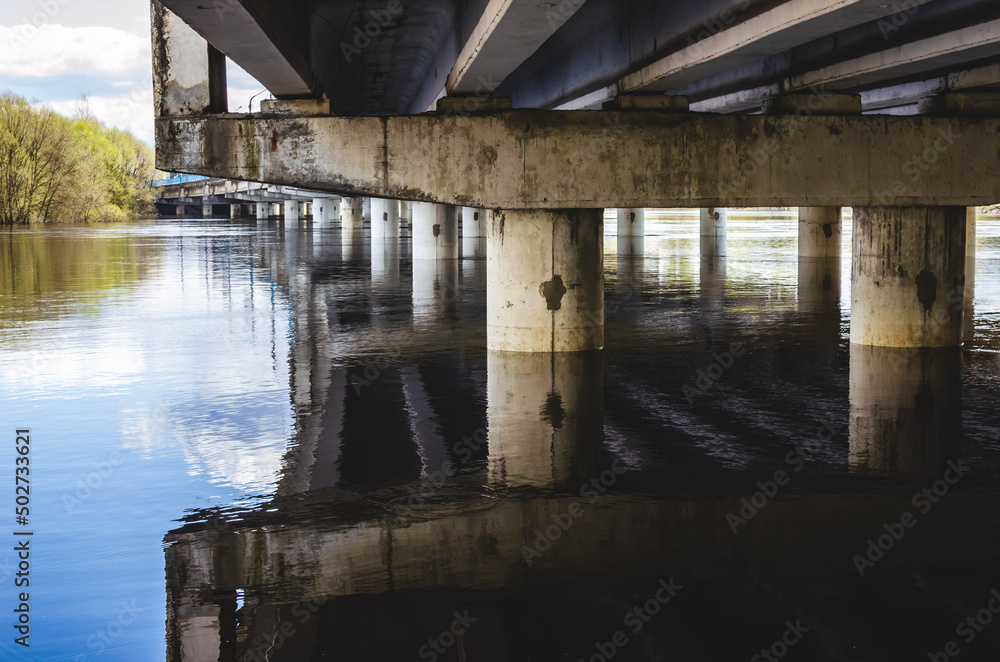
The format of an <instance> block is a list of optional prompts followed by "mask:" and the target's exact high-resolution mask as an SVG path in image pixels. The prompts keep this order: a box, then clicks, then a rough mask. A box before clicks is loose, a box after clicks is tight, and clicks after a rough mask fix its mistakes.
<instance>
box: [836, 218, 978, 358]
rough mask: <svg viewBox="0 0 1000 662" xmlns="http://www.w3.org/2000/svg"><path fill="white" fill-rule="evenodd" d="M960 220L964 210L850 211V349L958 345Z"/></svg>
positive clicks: (962, 248) (962, 278)
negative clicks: (852, 347)
mask: <svg viewBox="0 0 1000 662" xmlns="http://www.w3.org/2000/svg"><path fill="white" fill-rule="evenodd" d="M966 217H967V212H966V209H965V208H964V207H906V208H893V207H855V209H854V232H853V264H852V267H851V342H852V343H855V344H859V345H875V346H880V347H956V346H958V345H961V343H962V317H963V307H964V299H965V224H966Z"/></svg>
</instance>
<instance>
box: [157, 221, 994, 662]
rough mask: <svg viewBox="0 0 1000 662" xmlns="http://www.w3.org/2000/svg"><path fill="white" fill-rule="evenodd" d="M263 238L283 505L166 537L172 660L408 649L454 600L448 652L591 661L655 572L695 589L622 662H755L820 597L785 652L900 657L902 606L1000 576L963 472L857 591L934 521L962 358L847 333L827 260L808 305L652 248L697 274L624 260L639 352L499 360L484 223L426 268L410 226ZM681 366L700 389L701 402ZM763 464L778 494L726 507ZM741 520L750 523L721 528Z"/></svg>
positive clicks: (615, 324) (629, 328)
mask: <svg viewBox="0 0 1000 662" xmlns="http://www.w3.org/2000/svg"><path fill="white" fill-rule="evenodd" d="M280 236H282V237H283V239H284V244H283V246H284V252H283V253H276V254H274V255H262V256H261V257H260V259H262V260H264V261H265V262H266V263H268V265H269V266H270V267H271V270H272V273H274V274H275V275H276V278H277V281H278V284H279V286H280V287H282V288H283V289H285V290H286V292H287V294H288V297H289V299H290V301H291V306H292V319H291V325H292V328H293V330H294V334H293V341H292V347H291V351H290V356H291V359H290V361H291V365H290V368H291V370H290V374H291V384H290V396H291V400H292V404H293V406H294V409H295V412H296V421H297V427H296V434H295V437H294V439H293V440H292V442H291V444H290V445H289V448H288V451H287V454H286V457H285V461H284V466H283V471H282V474H281V478H280V480H279V482H278V486H277V490H276V493H275V495H274V497H273V499H272V500H270V501H269V502H267V503H266V504H262V505H261V506H259V507H257V508H255V509H252V510H248V511H221V512H215V513H207V512H206V513H195V514H194V515H193V516H192V517H191V518H190V520H191V521H190V522H189V523H188V524H186V525H184V526H183V527H181V528H179V529H178V530H176V531H173V532H171V533H169V534H168V535H167V538H166V542H167V547H166V561H167V591H168V644H169V657H170V659H173V660H181V659H183V660H208V659H213V660H214V659H219V660H239V659H267V660H304V659H314V658H315V659H320V658H319V652H320V651H327V652H329V651H337V652H338V655H340V659H350V660H355V659H356V660H364V659H386V660H390V659H391V660H397V659H399V660H402V659H418V650H421V646H423V645H424V644H426V643H427V641H428V640H429V639H431V638H434V637H436V636H437V635H438V633H441V632H442V631H444V630H445V629H446V628H447V627H448V625H449V624H450V623H451V621H452V619H453V616H452V614H453V613H454V612H456V611H458V612H459V613H464V612H465V611H466V610H468V613H469V614H470V615H471V616H472V617H473V618H475V619H477V620H476V624H475V626H474V627H471V628H469V630H468V632H466V633H464V634H463V635H462V636H461V637H459V638H458V642H457V643H456V644H455V645H454V646H450V647H448V648H446V649H444V650H445V652H442V653H441V654H440V655H441V658H442V659H471V660H508V659H510V660H514V659H555V657H556V656H557V655H562V654H564V651H565V650H576V649H574V648H573V646H575V645H577V644H582V645H583V649H581V650H580V655H581V656H583V655H588V657H587V658H586V659H590V658H589V654H592V653H594V652H595V651H594V649H593V647H592V643H593V642H595V641H600V642H603V641H607V640H609V638H610V636H611V635H612V634H613V633H614V632H615V630H616V629H622V620H621V615H622V613H624V612H625V611H627V610H628V609H632V608H635V607H637V606H640V605H642V604H643V603H644V601H646V600H647V599H648V598H650V597H651V596H652V595H653V593H654V592H655V590H656V588H657V582H658V579H661V578H662V579H666V578H668V577H674V578H675V579H676V580H677V582H678V583H680V584H682V585H683V586H685V587H686V588H685V589H683V590H682V592H681V594H680V595H681V597H680V598H678V603H677V605H680V604H681V600H683V599H686V600H687V601H686V602H685V603H684V606H683V608H680V607H678V606H676V605H675V607H674V608H673V609H672V610H665V611H664V614H663V615H661V616H659V617H657V618H656V619H654V620H651V621H650V622H649V623H648V624H645V627H644V629H643V630H642V632H641V634H640V635H639V637H637V639H641V643H638V642H636V643H633V644H632V646H635V648H636V650H632V649H631V648H630V649H628V650H623V651H622V652H621V653H620V656H621V657H620V658H619V659H655V658H656V656H657V655H660V656H671V655H674V656H680V657H682V658H684V657H685V656H687V657H688V658H689V659H721V658H720V657H718V656H721V655H737V654H738V655H743V654H744V653H746V650H747V649H746V648H745V646H743V647H742V648H741V647H740V646H741V645H742V644H744V643H745V642H747V641H751V640H757V639H760V645H766V644H767V642H768V641H770V640H772V639H773V638H775V637H777V636H778V635H780V633H781V631H782V629H783V628H784V625H783V623H784V621H785V620H786V619H789V618H793V616H794V618H799V617H801V618H803V619H805V621H804V622H806V623H807V624H809V625H810V626H813V625H814V624H815V623H818V622H821V621H822V620H823V618H829V617H830V616H831V614H832V613H833V611H836V622H835V624H834V625H830V626H826V627H823V628H819V627H815V628H814V634H813V635H811V637H810V639H809V640H808V641H806V642H804V643H803V644H802V647H803V649H802V650H803V651H806V650H808V651H809V652H810V654H811V655H812V657H811V659H824V658H826V657H834V656H835V654H836V653H837V651H840V650H844V649H848V648H849V647H850V646H852V645H854V644H855V643H856V641H855V637H861V638H863V639H864V640H865V646H867V650H876V651H879V650H889V651H892V650H896V648H894V647H897V646H898V647H900V650H902V649H906V650H909V648H908V647H912V646H916V645H917V644H912V643H910V644H903V643H901V642H900V641H899V640H900V639H901V638H902V637H903V635H904V633H910V634H909V635H907V636H910V635H912V629H913V627H914V624H920V623H923V622H925V621H929V620H930V619H931V617H932V616H934V617H940V609H939V607H940V605H941V604H946V603H948V602H949V601H958V602H961V601H962V600H965V599H966V598H965V596H966V595H967V591H965V590H964V589H963V588H962V587H961V586H958V585H954V586H951V588H948V581H950V580H951V579H956V577H959V576H960V575H962V573H961V572H959V573H956V572H954V569H955V568H967V569H968V572H969V573H977V572H978V573H987V574H989V573H991V572H992V573H995V567H994V566H993V565H992V563H993V561H992V560H993V559H994V558H995V544H994V541H995V540H997V539H998V535H1000V521H998V520H997V517H996V515H995V514H994V513H996V512H997V511H996V509H995V506H997V505H1000V503H998V501H1000V494H998V493H997V492H996V490H995V489H984V488H983V487H982V486H981V485H977V484H976V483H975V481H974V480H972V479H963V482H961V483H959V484H958V485H957V486H955V487H949V489H950V491H951V493H950V494H949V495H948V497H947V498H946V499H941V501H940V503H935V504H933V511H932V512H930V513H927V514H926V516H927V518H928V520H930V519H933V524H927V525H920V524H919V523H918V525H917V526H915V527H914V528H912V529H910V530H908V531H907V533H906V538H905V540H902V541H900V542H899V543H898V544H897V547H896V548H892V549H891V551H890V552H886V553H884V555H883V558H881V559H880V560H878V563H877V567H878V571H879V573H881V574H878V575H876V579H875V581H876V586H877V590H876V591H875V592H874V593H869V592H866V591H864V590H862V589H860V588H858V586H857V579H858V571H857V569H856V564H855V562H854V561H853V558H854V557H855V556H856V555H859V554H860V555H864V554H866V546H867V538H869V537H871V538H873V539H877V538H878V537H879V536H880V535H882V534H884V533H885V532H886V530H885V529H884V527H883V525H884V524H886V523H890V524H891V523H894V522H898V521H899V519H900V515H901V514H902V513H904V512H907V511H911V512H913V513H914V514H915V515H916V517H917V519H918V522H920V521H922V519H923V516H924V513H922V512H921V510H920V509H917V508H915V506H914V504H913V503H911V497H912V495H913V494H914V493H915V492H917V491H918V490H920V489H922V487H924V486H926V485H928V484H930V483H929V480H930V479H932V478H936V477H939V476H941V475H942V474H943V472H944V471H945V470H946V469H947V468H948V467H949V464H948V463H949V462H954V461H955V460H956V459H957V458H958V455H959V451H960V431H961V429H962V421H961V396H960V393H961V369H962V367H961V361H962V359H961V351H960V350H959V349H953V348H945V349H918V350H900V349H891V348H877V347H862V346H857V345H852V346H850V347H849V349H848V348H847V347H846V346H845V344H844V343H843V342H842V340H841V338H842V336H841V321H842V320H841V311H840V293H839V283H840V282H841V279H840V274H839V264H836V265H833V264H831V265H829V268H830V269H833V270H835V271H834V272H832V273H833V275H832V276H831V274H827V275H825V276H820V277H813V276H811V277H809V278H802V277H801V273H802V272H801V267H800V271H799V274H800V279H799V286H798V288H799V289H798V296H797V298H796V300H795V301H794V302H791V303H790V304H789V305H784V306H771V307H763V306H760V305H759V304H760V300H761V299H760V298H759V297H760V296H761V294H760V292H761V291H764V290H766V288H767V285H766V284H764V283H761V284H756V285H751V286H746V287H741V288H740V289H739V290H738V291H734V290H733V285H732V282H731V278H732V275H731V270H729V273H730V276H729V278H727V264H726V259H725V258H717V259H715V260H707V261H706V260H704V259H700V258H698V257H694V258H693V259H690V260H685V259H678V260H676V261H674V262H672V263H669V264H667V265H666V267H667V268H670V269H671V276H672V277H674V278H676V279H678V280H679V281H682V282H687V283H691V284H692V286H691V290H690V291H689V292H687V293H681V294H680V295H679V296H670V297H667V296H665V295H664V294H663V293H662V292H661V291H659V289H658V287H657V285H656V284H657V283H658V281H659V279H660V276H661V274H660V273H659V272H658V270H659V269H660V268H662V267H663V266H664V265H662V264H661V263H660V262H655V261H653V260H650V259H648V258H643V257H642V256H641V255H635V254H633V255H628V254H623V255H619V257H618V263H617V267H618V269H617V273H618V277H617V279H616V280H615V282H614V283H609V285H608V288H607V293H608V294H607V296H608V302H609V304H611V305H616V304H615V303H613V302H618V303H620V306H617V308H618V309H617V310H616V311H615V313H614V314H609V315H608V316H607V326H608V329H609V333H612V334H614V335H615V337H617V338H623V339H626V340H624V341H623V343H627V342H630V340H629V338H630V334H636V333H639V332H638V331H635V329H642V330H643V331H641V333H644V334H647V335H644V336H642V338H641V339H642V340H643V341H645V342H648V343H649V345H648V347H647V349H646V350H644V352H642V353H641V354H631V353H628V352H624V353H623V352H621V351H620V350H616V349H615V348H614V347H609V349H608V350H606V351H605V352H604V353H600V352H574V353H561V354H538V353H506V352H493V351H486V350H484V349H483V347H482V346H483V343H482V337H483V336H484V335H485V333H486V330H485V322H484V320H483V319H482V309H483V305H484V299H485V273H484V271H485V266H486V262H485V260H483V259H481V258H480V257H476V248H475V244H476V243H477V242H470V243H469V247H470V251H469V253H468V254H467V255H471V256H472V257H465V256H463V257H462V259H459V260H449V261H439V262H437V263H434V264H433V265H431V266H428V265H426V264H420V261H419V260H413V259H412V257H411V250H410V248H409V242H405V241H404V242H398V241H389V242H386V244H385V245H384V246H383V245H380V242H376V243H375V244H374V245H373V243H372V242H371V241H370V240H369V239H367V238H365V237H364V236H363V235H359V234H357V233H355V232H349V231H344V232H343V233H342V232H339V231H337V230H336V229H334V230H331V229H330V228H328V227H322V226H320V225H318V224H314V226H313V227H309V228H307V229H302V228H298V227H294V226H286V227H285V228H284V231H282V234H281V235H280ZM838 262H839V261H838ZM824 268H825V267H824ZM411 283H412V285H411ZM748 310H749V311H750V312H747V311H748ZM737 311H739V312H737ZM681 313H682V314H681ZM748 329H752V331H753V334H754V336H753V337H752V338H748V337H747V335H746V333H747V330H748ZM706 334H707V335H706ZM632 337H635V338H636V339H637V340H638V338H639V336H632ZM734 343H740V344H741V346H742V349H743V350H744V351H741V352H739V356H738V357H736V358H734V360H733V361H732V363H731V365H730V361H729V359H728V358H726V357H725V356H723V354H724V353H725V352H726V351H727V349H730V348H733V347H734ZM845 352H849V354H850V356H849V361H847V362H846V364H847V365H849V373H848V372H846V371H844V370H843V368H842V366H843V365H844V364H845V362H844V361H843V360H841V361H838V358H837V357H838V356H841V357H843V354H844V353H845ZM720 357H721V358H720ZM716 362H719V363H720V364H725V365H723V369H724V370H725V374H724V376H723V377H722V378H716V377H715V376H714V373H715V371H714V370H713V369H712V368H711V366H712V365H714V364H715V363H716ZM699 371H701V372H699ZM700 374H704V375H706V376H707V377H708V379H709V380H710V382H711V383H708V382H703V383H702V384H701V385H699V375H700ZM685 386H689V387H694V388H697V389H700V388H702V387H706V386H707V388H706V389H705V393H704V395H703V396H698V397H694V398H692V399H691V400H690V401H689V400H688V399H687V398H685V396H684V395H683V394H684V392H685V391H684V389H685ZM845 393H847V394H848V399H847V401H843V397H844V394H845ZM665 439H666V440H669V443H663V440H665ZM803 464H805V465H807V466H808V468H809V470H808V471H806V472H804V473H799V472H797V471H796V469H795V468H796V466H798V467H802V466H803ZM845 468H846V469H847V470H846V471H845ZM779 470H781V471H784V472H785V473H786V474H787V475H788V476H789V478H790V481H789V483H788V485H787V487H785V486H783V487H782V488H781V496H780V498H776V499H774V500H770V501H768V502H767V503H766V505H765V506H763V507H761V506H760V505H759V501H757V500H755V501H754V504H757V505H756V506H754V508H753V509H752V510H745V509H744V510H741V508H745V506H744V504H743V502H742V501H741V498H746V499H748V500H749V499H751V498H753V496H752V495H754V493H755V492H757V491H759V490H765V491H766V490H767V489H768V487H767V485H766V483H767V482H768V481H770V480H772V479H775V477H776V475H777V474H776V472H777V471H779ZM443 475H448V476H449V477H448V478H447V480H442V476H443ZM758 480H760V481H761V482H762V483H765V485H764V486H763V487H758V486H755V485H754V483H755V482H756V481H758ZM592 481H596V483H594V482H592ZM581 488H582V490H583V491H582V492H581ZM751 505H753V504H751ZM577 513H579V514H577ZM731 514H737V515H740V516H741V517H743V518H746V523H745V524H741V525H739V526H738V527H737V528H738V532H737V534H736V535H735V536H734V535H733V531H732V528H731V527H732V526H733V525H732V524H731V520H730V519H727V516H730V515H731ZM567 517H568V518H569V520H567ZM567 522H568V523H567ZM894 544H895V543H894ZM526 550H527V551H526ZM917 568H919V569H920V570H919V572H920V573H921V576H922V577H924V578H925V580H926V581H933V578H934V577H936V576H939V575H940V576H943V577H948V578H949V580H948V581H944V582H942V583H940V584H935V586H936V590H938V591H941V594H940V595H937V597H936V598H935V599H934V600H932V601H931V602H930V603H928V602H927V601H928V598H927V596H926V595H924V594H923V593H922V591H921V589H920V588H919V587H918V586H914V585H912V584H911V583H909V582H906V581H900V578H905V577H907V576H908V575H909V574H910V573H913V572H915V569H917ZM963 572H964V571H963ZM981 577H982V576H980V578H979V581H980V583H981V582H982V578H981ZM959 583H960V582H959ZM987 588H988V587H987ZM685 591H686V593H685ZM949 591H951V593H949ZM555 596H563V597H555ZM688 596H690V597H688ZM705 596H710V597H705ZM832 603H835V604H837V605H845V604H846V605H849V607H850V609H849V610H843V609H840V610H835V609H833V608H831V607H830V606H829V605H830V604H832ZM911 603H912V604H911ZM931 607H933V608H931ZM831 610H832V611H831ZM880 611H881V612H885V613H886V614H888V615H886V616H884V618H883V619H882V620H881V621H880V622H879V624H878V625H877V626H873V625H872V623H871V622H870V619H871V616H872V614H873V613H879V612H880ZM719 628H725V630H726V631H727V632H728V633H730V639H731V641H729V642H727V641H723V640H721V639H720V638H719V637H718V636H717V635H715V634H713V633H715V632H716V631H717V630H718V629H719ZM772 631H773V636H772V634H771V632H772ZM852 633H853V634H852ZM859 633H860V634H859ZM633 636H634V635H633V634H632V633H631V631H629V637H630V638H632V637H633ZM916 640H919V637H916ZM920 641H922V640H920ZM568 642H572V643H568ZM459 650H460V651H461V653H459V652H458V651H459ZM528 650H531V651H532V653H531V654H530V655H529V654H527V653H524V654H522V653H521V652H522V651H528ZM749 650H750V651H751V652H752V651H753V650H754V649H752V648H751V649H749ZM588 651H589V653H588ZM640 654H642V655H646V657H641V656H640V657H635V656H639V655H640ZM255 656H257V657H255ZM449 656H450V657H449ZM424 659H430V658H429V656H426V657H424ZM573 659H576V658H573ZM861 659H865V658H861ZM883 659H888V658H883ZM970 659H977V658H975V657H972V656H970Z"/></svg>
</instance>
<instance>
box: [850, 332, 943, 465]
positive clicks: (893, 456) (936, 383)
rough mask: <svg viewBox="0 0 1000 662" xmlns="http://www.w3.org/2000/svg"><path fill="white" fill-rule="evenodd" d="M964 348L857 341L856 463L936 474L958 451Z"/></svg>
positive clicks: (853, 389) (853, 377)
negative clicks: (883, 345) (862, 342)
mask: <svg viewBox="0 0 1000 662" xmlns="http://www.w3.org/2000/svg"><path fill="white" fill-rule="evenodd" d="M961 368H962V357H961V350H960V349H958V348H954V347H950V348H933V349H927V348H916V347H912V348H907V349H902V348H895V347H868V346H865V345H851V374H850V403H851V414H850V456H849V464H850V467H851V471H853V472H857V473H880V474H889V475H895V476H901V477H908V478H937V477H940V476H941V472H942V471H943V470H944V469H945V467H946V463H947V461H948V460H949V459H954V458H956V457H958V451H959V439H960V437H961V431H962V401H961V394H962V379H961Z"/></svg>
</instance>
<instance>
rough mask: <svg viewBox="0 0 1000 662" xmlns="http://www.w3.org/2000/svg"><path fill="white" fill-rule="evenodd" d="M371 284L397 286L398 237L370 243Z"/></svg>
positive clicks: (398, 281)
mask: <svg viewBox="0 0 1000 662" xmlns="http://www.w3.org/2000/svg"><path fill="white" fill-rule="evenodd" d="M371 250H372V285H374V286H376V287H399V284H400V280H399V237H386V238H385V240H384V241H380V242H375V243H373V244H372V249H371Z"/></svg>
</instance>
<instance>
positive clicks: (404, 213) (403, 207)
mask: <svg viewBox="0 0 1000 662" xmlns="http://www.w3.org/2000/svg"><path fill="white" fill-rule="evenodd" d="M412 204H413V203H412V202H410V201H408V200H400V201H399V221H400V223H402V224H403V225H409V223H410V221H411V220H412V218H413V214H411V213H410V210H411V206H412Z"/></svg>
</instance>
